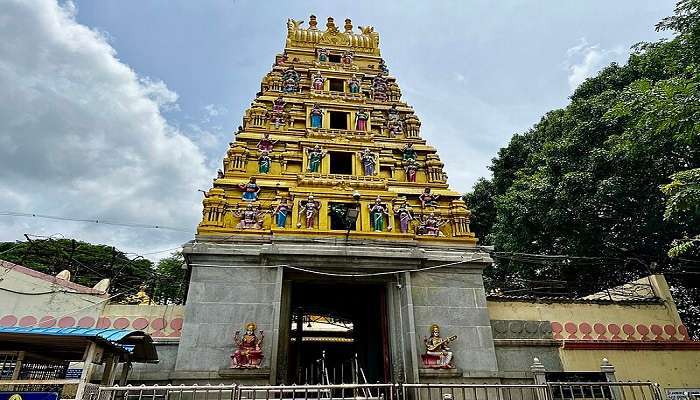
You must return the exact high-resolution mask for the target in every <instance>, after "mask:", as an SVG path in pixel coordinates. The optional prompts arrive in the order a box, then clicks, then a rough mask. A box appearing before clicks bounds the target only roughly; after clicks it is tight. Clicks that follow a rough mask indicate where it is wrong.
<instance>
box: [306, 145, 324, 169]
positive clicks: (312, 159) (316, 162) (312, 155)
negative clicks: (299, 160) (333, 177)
mask: <svg viewBox="0 0 700 400" xmlns="http://www.w3.org/2000/svg"><path fill="white" fill-rule="evenodd" d="M306 151H307V152H308V158H309V172H319V171H320V170H321V160H323V157H325V156H326V152H325V151H323V149H322V148H321V146H319V145H316V146H314V148H313V149H306Z"/></svg>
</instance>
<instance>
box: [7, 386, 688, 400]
mask: <svg viewBox="0 0 700 400" xmlns="http://www.w3.org/2000/svg"><path fill="white" fill-rule="evenodd" d="M666 397H668V400H700V389H691V388H683V389H666ZM0 400H2V399H1V398H0Z"/></svg>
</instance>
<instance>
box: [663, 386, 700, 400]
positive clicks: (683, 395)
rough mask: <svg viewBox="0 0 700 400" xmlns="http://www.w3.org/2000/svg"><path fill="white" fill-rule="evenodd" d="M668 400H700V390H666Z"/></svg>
mask: <svg viewBox="0 0 700 400" xmlns="http://www.w3.org/2000/svg"><path fill="white" fill-rule="evenodd" d="M666 397H668V400H700V389H691V388H683V389H666Z"/></svg>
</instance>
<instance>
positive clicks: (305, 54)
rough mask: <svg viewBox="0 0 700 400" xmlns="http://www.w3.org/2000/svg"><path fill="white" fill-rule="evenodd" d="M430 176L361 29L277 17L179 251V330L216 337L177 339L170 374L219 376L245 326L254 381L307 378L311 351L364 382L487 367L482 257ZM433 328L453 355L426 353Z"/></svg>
mask: <svg viewBox="0 0 700 400" xmlns="http://www.w3.org/2000/svg"><path fill="white" fill-rule="evenodd" d="M443 167H444V164H443V163H442V161H441V160H440V157H439V155H438V153H437V151H436V149H435V148H434V147H432V146H430V144H429V143H427V142H426V140H425V139H423V138H422V135H421V122H420V119H419V118H418V116H417V115H416V113H415V111H414V109H413V108H412V107H411V106H410V105H409V104H407V103H406V102H405V101H404V100H403V98H402V97H401V89H400V87H399V84H398V82H397V80H396V78H395V77H394V76H392V75H391V71H390V70H389V67H388V63H386V62H385V60H384V59H382V57H381V52H380V49H379V34H378V33H377V32H375V31H374V29H373V28H372V27H370V26H366V27H359V28H358V29H357V30H355V29H354V28H353V24H352V22H351V21H350V20H349V19H346V20H345V22H344V24H342V25H341V26H338V25H336V23H335V22H334V20H333V18H328V20H327V22H326V23H325V27H320V26H319V24H318V21H317V20H316V18H315V17H314V16H312V17H310V19H309V22H308V24H307V25H306V26H304V25H303V24H302V22H301V21H295V20H289V21H288V31H287V40H286V45H285V48H284V51H283V52H282V53H281V54H278V55H276V57H275V61H274V64H273V66H272V69H271V71H270V72H269V73H267V74H266V75H265V76H264V77H263V79H262V82H261V86H260V92H258V93H257V94H256V95H255V98H254V99H253V102H252V104H251V106H250V108H249V109H247V110H246V112H245V115H244V116H243V123H242V125H241V126H239V127H238V130H237V131H236V132H235V140H234V141H233V142H231V143H230V146H229V149H228V151H227V155H226V157H225V159H224V161H223V167H222V168H221V170H220V171H219V173H218V176H217V177H216V179H214V181H213V185H212V188H211V189H209V190H208V191H207V192H206V193H205V198H204V201H203V204H204V209H203V218H202V222H201V223H200V225H199V227H198V231H197V237H196V240H194V241H193V242H192V243H190V244H189V245H187V246H186V247H185V254H186V256H187V260H188V262H189V264H190V266H191V268H192V271H191V280H190V282H191V283H190V292H189V295H188V299H187V302H188V308H187V311H186V315H185V321H187V322H186V323H185V327H184V331H188V330H190V329H192V330H196V331H198V332H207V333H206V335H207V337H209V338H214V337H216V338H218V339H217V340H218V342H217V343H216V344H214V343H210V344H209V345H208V346H207V347H206V348H202V347H201V345H200V344H201V342H199V340H198V336H199V335H198V336H197V337H195V336H192V337H191V338H189V339H188V338H185V337H183V338H182V341H181V343H180V350H179V351H180V355H178V365H180V363H184V362H186V363H187V364H188V365H189V367H190V368H192V369H210V370H218V368H219V367H220V366H219V365H218V364H219V361H220V360H221V359H226V357H227V352H229V353H230V346H231V339H230V338H231V332H232V331H233V330H234V328H236V327H243V326H245V325H246V323H248V322H250V321H252V322H255V323H256V324H257V329H258V330H262V331H264V332H265V340H264V342H263V344H262V347H261V349H262V350H261V351H262V354H264V358H262V361H260V366H261V368H259V371H258V373H261V372H260V371H264V375H265V376H260V378H262V380H264V381H268V380H269V381H275V382H284V383H304V382H310V377H305V375H308V374H309V372H308V371H310V370H313V366H312V364H313V362H314V360H317V359H319V358H320V357H322V356H324V354H325V363H326V365H327V366H330V367H329V368H336V369H337V370H340V369H341V364H343V363H344V362H349V363H354V362H356V363H357V364H358V365H359V366H360V367H361V368H362V370H363V373H364V374H365V375H366V378H367V380H368V381H369V382H377V381H384V382H389V381H391V380H395V379H404V377H405V376H406V379H410V380H417V379H418V375H419V373H420V371H421V370H426V373H428V374H429V375H431V376H432V375H435V371H437V370H438V369H439V368H442V369H444V370H448V369H450V370H451V369H455V368H456V369H460V368H466V367H469V368H471V369H477V370H481V371H491V372H493V371H496V359H495V353H494V348H493V344H492V343H491V341H490V337H491V328H490V326H489V318H488V312H487V310H486V308H485V304H486V298H485V294H484V289H483V284H482V280H481V271H482V269H483V268H484V267H485V266H486V265H488V264H489V262H490V261H491V260H490V258H489V257H488V254H486V253H484V252H482V251H480V250H479V249H478V248H477V246H476V245H477V239H476V238H475V237H474V234H473V233H472V232H470V230H469V215H470V212H469V210H468V209H467V206H466V205H465V203H464V202H463V201H462V199H461V195H460V193H459V192H456V191H453V190H450V188H449V186H448V184H447V175H446V173H445V171H444V168H443ZM318 320H324V321H331V323H330V324H325V326H330V327H336V328H338V327H340V326H342V327H344V328H343V329H339V330H338V329H335V330H330V331H323V329H320V327H322V326H323V325H321V324H318V323H313V321H318ZM433 326H437V327H439V328H438V329H441V330H442V332H443V335H448V336H450V335H452V336H453V335H456V334H458V336H459V339H458V340H454V341H453V342H452V343H450V346H449V348H450V350H449V352H450V354H453V355H454V357H452V356H450V357H445V356H443V355H442V350H441V349H442V348H443V347H445V348H448V347H447V342H445V343H442V344H439V345H437V346H434V347H435V349H433V350H434V351H432V353H434V354H433V355H430V354H427V353H426V344H425V340H426V338H425V337H426V336H431V335H432V333H431V332H432V330H431V327H433ZM317 328H318V329H317ZM237 329H240V328H237ZM319 329H320V330H319ZM200 335H204V333H201V334H200ZM431 340H432V336H431ZM436 340H437V339H436ZM435 344H437V343H435ZM424 353H426V354H424ZM355 354H357V360H356V361H353V358H354V357H355ZM181 355H183V356H182V357H181ZM238 372H239V371H231V374H233V375H232V376H237V374H238ZM267 374H269V375H267Z"/></svg>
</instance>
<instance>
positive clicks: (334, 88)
mask: <svg viewBox="0 0 700 400" xmlns="http://www.w3.org/2000/svg"><path fill="white" fill-rule="evenodd" d="M328 86H329V87H330V89H331V92H344V91H345V83H344V82H343V80H342V79H329V80H328Z"/></svg>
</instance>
